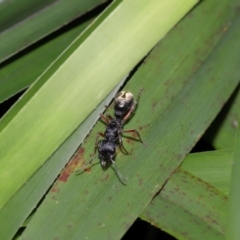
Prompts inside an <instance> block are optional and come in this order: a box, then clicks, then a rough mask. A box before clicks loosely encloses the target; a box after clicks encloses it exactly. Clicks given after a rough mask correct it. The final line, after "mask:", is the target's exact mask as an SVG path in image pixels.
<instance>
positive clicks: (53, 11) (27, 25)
mask: <svg viewBox="0 0 240 240" xmlns="http://www.w3.org/2000/svg"><path fill="white" fill-rule="evenodd" d="M9 2H10V1H7V2H6V3H4V4H3V8H2V11H4V13H5V14H6V15H5V14H4V15H5V16H6V17H5V20H4V19H3V21H5V22H6V24H4V26H2V29H0V42H1V46H0V62H3V61H4V60H5V59H7V58H9V57H10V56H12V55H13V54H15V53H17V52H19V51H20V50H22V49H24V48H26V47H27V46H29V45H31V44H33V43H34V42H36V41H37V40H39V39H41V38H43V37H44V36H46V35H48V34H49V33H51V32H53V31H55V30H57V29H59V28H60V27H62V26H64V25H65V24H66V23H68V22H70V21H72V20H73V19H75V18H77V17H79V16H81V15H83V14H84V13H86V11H89V10H91V9H92V8H94V7H96V6H98V5H99V4H101V3H103V2H106V0H87V1H75V0H60V1H53V0H51V1H47V2H46V1H44V2H43V1H38V2H37V4H36V2H34V4H31V3H33V2H32V1H29V0H24V1H14V2H13V4H12V6H11V7H10V6H9ZM23 2H24V4H22V3H23ZM29 2H31V3H30V4H29ZM53 2H54V3H53ZM1 5H2V3H1ZM4 5H7V6H6V7H4ZM23 5H25V6H26V7H25V8H24V7H23ZM0 10H1V9H0ZM4 15H2V17H3V18H4ZM9 19H11V20H10V21H9ZM12 19H17V20H14V21H15V22H12ZM20 20H21V21H20ZM18 21H19V22H18ZM9 22H10V24H8V23H9ZM3 23H4V22H3ZM14 23H16V24H14ZM12 24H13V25H12ZM6 27H8V28H7V29H6ZM1 30H2V31H1Z"/></svg>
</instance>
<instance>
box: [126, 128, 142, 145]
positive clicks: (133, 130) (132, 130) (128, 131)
mask: <svg viewBox="0 0 240 240" xmlns="http://www.w3.org/2000/svg"><path fill="white" fill-rule="evenodd" d="M122 132H123V133H136V134H137V135H138V139H139V141H140V142H141V143H143V140H142V138H141V136H140V134H139V132H138V131H137V130H136V129H130V130H123V131H122Z"/></svg>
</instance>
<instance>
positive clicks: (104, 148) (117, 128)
mask: <svg viewBox="0 0 240 240" xmlns="http://www.w3.org/2000/svg"><path fill="white" fill-rule="evenodd" d="M141 93H142V88H140V91H139V93H138V96H137V99H136V101H135V100H134V96H133V94H132V93H131V92H129V91H121V92H119V93H118V94H117V95H116V96H115V98H114V117H115V118H113V117H112V116H111V115H109V114H106V116H104V115H103V114H100V118H101V120H102V121H103V122H104V123H105V124H106V130H105V132H104V133H102V132H98V133H97V138H96V141H95V148H94V154H95V153H96V150H97V149H98V157H99V160H100V164H101V167H102V169H103V170H104V171H105V170H107V169H108V168H109V167H110V166H111V165H112V167H113V169H114V170H115V172H116V174H117V176H118V178H119V179H120V181H121V182H122V183H123V184H126V180H125V179H124V178H123V176H122V175H121V173H120V171H119V169H118V167H117V165H116V163H115V161H114V158H115V156H116V147H117V146H119V147H120V150H121V151H122V152H123V153H124V154H126V155H127V154H129V152H128V151H127V150H126V149H125V147H124V146H123V142H122V133H136V134H137V136H138V139H139V141H140V142H142V143H143V141H142V139H141V137H140V134H139V132H138V131H137V130H136V129H130V130H123V125H124V124H125V123H126V121H127V120H128V119H129V118H130V117H131V115H132V113H133V111H134V110H135V108H136V105H137V103H138V101H139V98H140V95H141ZM100 136H101V137H103V138H104V139H103V140H99V137H100ZM92 161H93V159H92V160H90V161H89V162H88V163H86V164H85V165H84V166H83V168H85V167H86V166H87V165H91V166H92V165H95V164H96V163H95V164H92ZM83 168H81V169H79V170H77V171H76V174H78V173H81V172H82V169H83Z"/></svg>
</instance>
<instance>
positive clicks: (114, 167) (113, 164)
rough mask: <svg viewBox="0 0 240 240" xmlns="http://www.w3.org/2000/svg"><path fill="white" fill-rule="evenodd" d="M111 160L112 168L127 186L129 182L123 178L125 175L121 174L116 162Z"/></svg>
mask: <svg viewBox="0 0 240 240" xmlns="http://www.w3.org/2000/svg"><path fill="white" fill-rule="evenodd" d="M110 160H111V162H112V167H113V169H114V171H115V172H116V174H117V176H118V178H119V180H120V181H121V183H122V184H123V185H127V181H126V179H125V178H124V177H123V175H122V174H121V172H120V171H119V169H118V167H117V165H116V163H115V161H114V160H113V159H110Z"/></svg>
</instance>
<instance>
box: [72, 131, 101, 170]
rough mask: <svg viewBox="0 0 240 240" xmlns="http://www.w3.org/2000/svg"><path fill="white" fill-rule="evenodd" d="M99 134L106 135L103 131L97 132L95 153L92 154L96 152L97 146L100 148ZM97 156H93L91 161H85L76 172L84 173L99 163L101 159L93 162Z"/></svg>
mask: <svg viewBox="0 0 240 240" xmlns="http://www.w3.org/2000/svg"><path fill="white" fill-rule="evenodd" d="M99 136H101V137H104V134H103V133H101V132H98V133H97V137H96V141H95V146H94V153H93V154H92V155H95V154H96V151H97V148H98V142H99V140H98V139H99ZM96 158H97V157H96V156H95V157H93V158H92V159H91V160H90V161H89V162H87V163H85V164H84V165H83V166H81V168H79V169H78V170H76V171H75V174H80V173H83V171H84V170H85V169H87V168H89V167H91V166H94V165H96V164H98V163H99V161H97V162H95V163H93V160H94V159H96Z"/></svg>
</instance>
